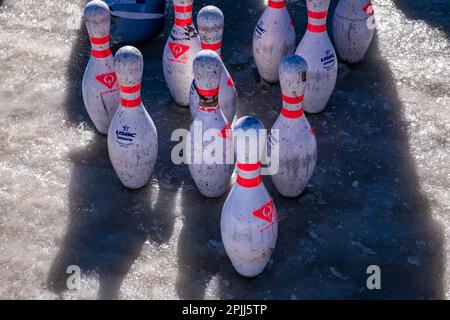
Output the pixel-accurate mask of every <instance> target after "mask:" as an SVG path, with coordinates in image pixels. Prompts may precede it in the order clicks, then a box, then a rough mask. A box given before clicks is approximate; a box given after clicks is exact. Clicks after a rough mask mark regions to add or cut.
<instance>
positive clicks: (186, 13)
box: [173, 4, 193, 27]
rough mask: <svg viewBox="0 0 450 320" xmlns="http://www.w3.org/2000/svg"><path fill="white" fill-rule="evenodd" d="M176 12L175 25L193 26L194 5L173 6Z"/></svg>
mask: <svg viewBox="0 0 450 320" xmlns="http://www.w3.org/2000/svg"><path fill="white" fill-rule="evenodd" d="M173 8H174V11H175V22H174V23H175V25H176V26H178V27H187V26H189V25H191V24H193V21H192V4H190V5H187V6H179V5H174V6H173Z"/></svg>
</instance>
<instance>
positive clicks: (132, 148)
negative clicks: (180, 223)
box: [108, 46, 158, 189]
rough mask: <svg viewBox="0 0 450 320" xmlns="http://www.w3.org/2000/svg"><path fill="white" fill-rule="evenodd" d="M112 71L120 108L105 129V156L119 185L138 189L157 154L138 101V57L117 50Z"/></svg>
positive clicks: (148, 120) (133, 51) (140, 62)
mask: <svg viewBox="0 0 450 320" xmlns="http://www.w3.org/2000/svg"><path fill="white" fill-rule="evenodd" d="M115 68H116V72H117V79H118V81H119V88H120V106H119V109H118V110H117V112H116V114H115V115H114V118H113V119H112V121H111V126H110V127H109V134H108V152H109V157H110V159H111V162H112V165H113V167H114V170H115V171H116V173H117V175H118V176H119V178H120V181H121V182H122V184H123V185H124V186H125V187H127V188H130V189H138V188H141V187H143V186H145V185H146V184H147V182H148V180H149V179H150V176H151V174H152V172H153V167H154V165H155V161H156V157H157V154H158V135H157V133H156V128H155V125H154V124H153V120H152V118H150V116H149V115H148V113H147V111H146V110H145V108H144V105H143V104H142V99H141V80H142V72H143V70H144V59H143V58H142V54H141V53H140V52H139V50H138V49H136V48H134V47H131V46H126V47H123V48H121V49H120V50H119V51H117V53H116V58H115Z"/></svg>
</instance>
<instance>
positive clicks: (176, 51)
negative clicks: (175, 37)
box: [169, 42, 191, 59]
mask: <svg viewBox="0 0 450 320" xmlns="http://www.w3.org/2000/svg"><path fill="white" fill-rule="evenodd" d="M190 48H191V47H189V46H187V45H185V44H181V43H176V42H171V43H169V49H170V51H171V52H172V54H173V56H174V57H175V59H178V58H179V57H181V55H183V54H184V53H186V52H187V51H188V50H189V49H190Z"/></svg>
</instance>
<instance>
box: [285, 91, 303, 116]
mask: <svg viewBox="0 0 450 320" xmlns="http://www.w3.org/2000/svg"><path fill="white" fill-rule="evenodd" d="M281 98H282V99H283V106H282V108H281V114H282V115H283V116H284V117H285V118H288V119H298V118H301V117H302V116H303V115H304V111H303V106H302V102H303V95H302V96H300V97H290V96H286V95H284V94H282V95H281Z"/></svg>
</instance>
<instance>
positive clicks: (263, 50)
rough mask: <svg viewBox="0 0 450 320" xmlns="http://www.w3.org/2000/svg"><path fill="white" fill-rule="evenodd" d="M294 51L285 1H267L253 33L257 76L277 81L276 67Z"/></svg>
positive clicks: (291, 25) (292, 28) (293, 31)
mask: <svg viewBox="0 0 450 320" xmlns="http://www.w3.org/2000/svg"><path fill="white" fill-rule="evenodd" d="M294 50H295V29H294V23H293V22H292V19H291V17H290V16H289V12H288V11H287V9H286V0H269V3H268V5H267V7H266V9H265V10H264V12H263V14H262V16H261V18H259V20H258V23H257V24H256V28H255V31H254V33H253V57H254V58H255V63H256V67H257V68H258V72H259V75H260V76H261V78H263V79H264V80H266V81H267V82H277V81H278V65H279V64H280V62H281V60H283V58H285V57H286V56H288V55H290V54H292V53H293V52H294Z"/></svg>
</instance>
